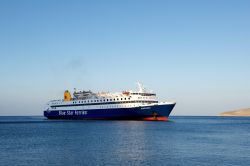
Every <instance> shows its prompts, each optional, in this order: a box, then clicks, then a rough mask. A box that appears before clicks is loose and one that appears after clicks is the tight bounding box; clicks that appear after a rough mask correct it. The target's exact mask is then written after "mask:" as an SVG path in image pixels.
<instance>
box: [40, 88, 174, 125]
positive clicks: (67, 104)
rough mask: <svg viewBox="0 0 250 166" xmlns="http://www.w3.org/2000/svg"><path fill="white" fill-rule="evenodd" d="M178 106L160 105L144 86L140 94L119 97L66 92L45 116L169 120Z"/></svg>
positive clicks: (124, 94) (101, 93)
mask: <svg viewBox="0 0 250 166" xmlns="http://www.w3.org/2000/svg"><path fill="white" fill-rule="evenodd" d="M175 104H176V103H175V102H171V101H165V102H159V101H158V98H157V97H156V94H155V93H153V92H152V91H150V92H149V91H147V90H146V89H145V88H144V87H143V85H142V84H141V83H138V90H137V91H132V90H127V91H123V92H120V93H108V92H98V93H93V92H92V91H90V90H89V91H76V90H75V91H74V93H73V97H72V96H71V93H70V92H69V91H68V90H66V91H65V92H64V99H61V100H51V101H49V102H48V103H47V104H46V107H45V110H44V116H45V117H47V118H48V119H110V120H152V121H154V120H156V121H157V120H158V121H166V120H168V117H169V114H170V113H171V111H172V110H173V108H174V106H175Z"/></svg>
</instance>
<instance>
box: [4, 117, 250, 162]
mask: <svg viewBox="0 0 250 166" xmlns="http://www.w3.org/2000/svg"><path fill="white" fill-rule="evenodd" d="M0 165H3V166H5V165H6V166H12V165H13V166H14V165H32V166H36V165H37V166H47V165H53V166H71V165H81V166H84V165H93V166H96V165H108V166H109V165H126V166H130V165H170V166H171V165H176V166H178V165H180V166H182V165H183V166H188V165H190V166H194V165H233V166H234V165H242V166H245V165H250V118H247V117H246V118H244V117H188V116H174V117H170V121H168V122H156V121H105V120H100V121H95V120H75V121H74V120H47V119H46V118H44V117H39V116H28V117H0Z"/></svg>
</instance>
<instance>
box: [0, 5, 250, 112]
mask: <svg viewBox="0 0 250 166" xmlns="http://www.w3.org/2000/svg"><path fill="white" fill-rule="evenodd" d="M249 9H250V1H248V0H246V1H244V0H240V1H238V0H207V1H205V0H204V1H200V0H197V1H192V0H190V1H186V0H183V1H180V0H173V1H167V0H162V1H160V0H124V1H119V0H113V1H110V0H105V1H103V0H100V1H96V0H88V1H73V0H69V1H62V0H60V1H59V0H58V1H55V0H40V1H34V0H29V1H26V0H23V1H19V0H16V1H13V0H1V1H0V62H1V64H0V75H1V79H0V88H1V96H0V115H41V114H42V111H43V105H44V104H45V103H46V102H47V101H48V100H51V99H57V98H62V97H63V91H64V90H65V89H69V90H73V88H74V87H75V88H77V89H86V90H88V89H91V90H93V91H101V90H106V91H111V92H113V91H122V90H124V89H133V88H135V82H136V81H142V82H143V83H144V84H145V85H146V86H147V87H148V88H149V89H153V90H154V91H155V92H156V93H157V94H158V95H159V97H160V99H162V100H165V99H170V100H175V101H177V106H176V108H175V109H174V111H173V115H217V114H218V113H220V112H223V111H229V110H233V109H237V108H245V107H250V10H249Z"/></svg>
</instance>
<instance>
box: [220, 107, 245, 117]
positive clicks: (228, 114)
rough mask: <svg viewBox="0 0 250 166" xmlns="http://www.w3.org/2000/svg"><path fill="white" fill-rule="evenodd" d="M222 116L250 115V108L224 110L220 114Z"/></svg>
mask: <svg viewBox="0 0 250 166" xmlns="http://www.w3.org/2000/svg"><path fill="white" fill-rule="evenodd" d="M220 116H250V108H245V109H239V110H235V111H228V112H223V113H221V114H220Z"/></svg>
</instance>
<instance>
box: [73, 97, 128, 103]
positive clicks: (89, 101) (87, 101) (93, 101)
mask: <svg viewBox="0 0 250 166" xmlns="http://www.w3.org/2000/svg"><path fill="white" fill-rule="evenodd" d="M121 100H123V98H121ZM124 100H127V98H124ZM128 100H130V98H128ZM105 101H119V98H117V99H104V100H85V101H84V102H83V101H78V102H77V101H73V104H76V103H95V102H105Z"/></svg>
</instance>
